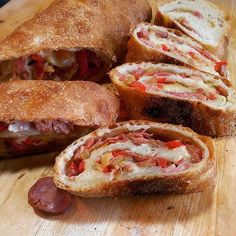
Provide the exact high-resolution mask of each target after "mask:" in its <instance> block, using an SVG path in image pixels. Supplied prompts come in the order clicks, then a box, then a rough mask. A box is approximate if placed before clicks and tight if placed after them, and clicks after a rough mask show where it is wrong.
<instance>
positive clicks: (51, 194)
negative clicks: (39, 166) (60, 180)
mask: <svg viewBox="0 0 236 236" xmlns="http://www.w3.org/2000/svg"><path fill="white" fill-rule="evenodd" d="M28 201H29V204H30V205H31V206H32V207H33V208H35V209H37V210H40V211H44V212H48V213H52V214H62V213H64V212H66V211H67V210H68V209H69V208H70V207H71V205H72V198H71V195H70V193H68V192H66V191H65V190H61V189H58V188H57V187H56V185H55V184H54V182H53V178H52V177H43V178H41V179H39V180H38V181H37V182H36V183H35V184H34V185H33V186H32V187H31V188H30V190H29V193H28Z"/></svg>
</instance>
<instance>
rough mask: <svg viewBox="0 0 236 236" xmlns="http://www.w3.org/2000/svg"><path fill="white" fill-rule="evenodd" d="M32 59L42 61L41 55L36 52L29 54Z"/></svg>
mask: <svg viewBox="0 0 236 236" xmlns="http://www.w3.org/2000/svg"><path fill="white" fill-rule="evenodd" d="M31 58H32V60H34V61H37V62H40V63H43V62H44V59H43V57H42V56H40V55H38V54H33V55H31Z"/></svg>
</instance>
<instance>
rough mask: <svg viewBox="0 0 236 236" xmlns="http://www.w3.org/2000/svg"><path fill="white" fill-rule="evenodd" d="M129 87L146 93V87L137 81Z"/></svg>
mask: <svg viewBox="0 0 236 236" xmlns="http://www.w3.org/2000/svg"><path fill="white" fill-rule="evenodd" d="M129 86H130V87H132V88H135V89H137V90H140V91H142V92H145V91H146V86H145V85H143V84H141V83H139V82H136V81H134V82H132V83H131V84H130V85H129Z"/></svg>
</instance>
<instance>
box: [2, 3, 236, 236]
mask: <svg viewBox="0 0 236 236" xmlns="http://www.w3.org/2000/svg"><path fill="white" fill-rule="evenodd" d="M50 1H51V0H12V1H11V3H10V4H9V5H8V6H5V7H4V8H3V9H2V10H1V12H0V19H1V20H2V19H3V20H4V22H3V23H2V24H1V25H0V39H3V38H4V37H5V36H6V35H7V34H8V33H9V32H11V31H12V30H13V29H14V28H15V27H16V26H17V25H19V24H20V22H21V21H24V20H26V19H28V18H30V17H31V16H32V15H33V14H35V12H37V11H38V10H40V9H43V8H44V7H45V6H47V4H48V3H49V2H50ZM159 2H160V1H159ZM33 3H34V4H33ZM37 3H39V4H38V5H37ZM217 3H218V4H220V5H221V6H222V7H224V8H226V7H227V9H230V14H231V16H232V14H233V12H235V11H236V1H235V0H232V1H217ZM152 5H153V9H154V10H155V8H156V4H155V1H152ZM19 7H20V10H19ZM232 21H233V24H232V25H233V28H234V29H233V30H232V33H231V36H232V39H231V44H230V50H229V61H230V62H231V72H232V74H231V77H232V80H233V81H236V78H235V76H236V28H235V24H236V20H235V19H232ZM235 148H236V138H226V139H224V138H223V139H219V140H216V141H215V149H216V158H217V170H218V175H217V185H216V188H215V191H214V192H211V191H206V192H203V193H196V194H188V195H168V196H149V197H129V198H120V199H79V198H78V199H75V201H74V207H73V208H72V210H71V211H69V212H68V213H67V214H65V215H61V216H45V215H39V214H38V213H35V212H34V210H33V209H32V208H31V207H30V206H29V205H28V203H27V193H28V190H29V188H30V186H31V185H32V184H33V183H34V182H35V181H36V180H37V179H38V178H40V177H42V176H45V175H49V174H51V172H52V165H53V162H54V157H55V155H56V154H47V155H41V156H36V157H27V158H20V159H17V160H8V161H0V171H1V172H0V189H1V192H0V231H1V233H0V234H1V235H33V234H35V235H185V236H187V235H194V236H197V235H199V236H205V235H206V236H208V235H227V236H228V235H232V236H233V235H236V222H235V221H236V220H235V219H236V196H235V193H236V152H235Z"/></svg>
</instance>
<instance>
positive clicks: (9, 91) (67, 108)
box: [0, 80, 119, 158]
mask: <svg viewBox="0 0 236 236" xmlns="http://www.w3.org/2000/svg"><path fill="white" fill-rule="evenodd" d="M0 97H1V100H0V106H1V113H0V157H1V158H2V157H5V158H6V157H14V156H20V155H26V154H31V153H35V152H36V153H38V152H46V151H56V150H62V149H63V148H64V147H66V146H67V145H68V144H70V143H71V142H73V141H74V140H75V139H76V138H78V137H80V136H82V135H84V134H86V133H88V132H90V131H91V130H92V129H94V128H97V127H101V126H106V125H109V124H112V123H113V122H115V121H116V119H117V116H118V113H119V99H118V98H117V96H116V95H115V94H114V93H112V92H111V91H109V90H107V89H106V88H104V87H102V86H100V85H98V84H95V83H92V82H86V81H77V82H70V81H67V82H55V81H23V80H21V81H14V82H13V81H12V82H5V83H1V84H0Z"/></svg>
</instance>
